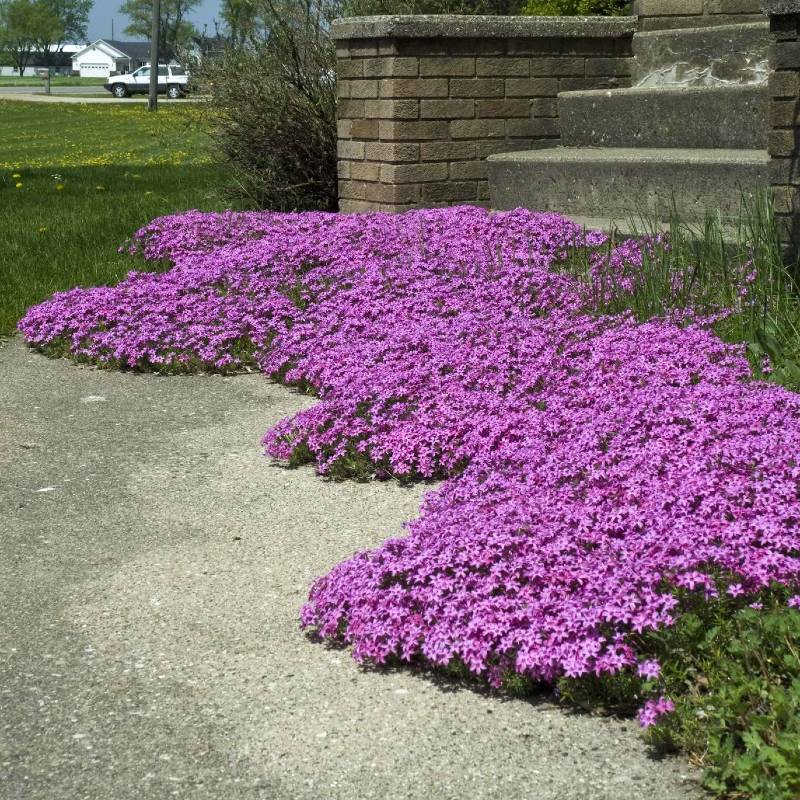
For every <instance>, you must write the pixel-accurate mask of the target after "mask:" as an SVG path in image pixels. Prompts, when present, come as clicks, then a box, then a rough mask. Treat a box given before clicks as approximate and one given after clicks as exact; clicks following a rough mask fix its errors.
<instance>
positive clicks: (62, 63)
mask: <svg viewBox="0 0 800 800" xmlns="http://www.w3.org/2000/svg"><path fill="white" fill-rule="evenodd" d="M85 47H86V45H85V44H72V43H69V42H68V43H66V44H63V45H61V50H60V51H59V52H58V53H57V54H55V56H53V57H52V58H51V61H52V64H51V67H52V69H53V72H54V73H55V74H56V75H69V74H70V70H71V69H72V64H71V61H70V59H71V57H72V56H73V55H75V53H77V52H79V51H80V50H83V49H84V48H85ZM43 66H44V63H43V56H42V54H41V52H40V51H38V50H34V51H33V52H32V53H31V58H30V61H29V63H28V66H27V67H25V73H24V77H26V78H35V77H36V76H37V72H36V70H37V69H41V68H42V67H43ZM0 75H5V76H11V77H19V72H17V68H16V67H13V66H11V65H8V64H6V65H5V66H0Z"/></svg>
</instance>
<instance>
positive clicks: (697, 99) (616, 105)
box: [558, 86, 768, 149]
mask: <svg viewBox="0 0 800 800" xmlns="http://www.w3.org/2000/svg"><path fill="white" fill-rule="evenodd" d="M767 105H768V98H767V93H766V90H765V89H762V88H760V87H757V86H752V87H750V86H745V87H738V86H737V87H724V88H720V89H701V90H688V91H686V90H676V91H665V90H652V91H639V90H635V91H634V90H628V91H620V92H566V93H564V94H562V95H560V96H559V100H558V109H559V119H560V125H561V143H562V144H563V145H564V146H565V147H699V148H719V147H722V148H732V149H736V148H745V149H760V148H764V149H766V147H767V116H768V111H767Z"/></svg>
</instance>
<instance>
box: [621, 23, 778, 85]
mask: <svg viewBox="0 0 800 800" xmlns="http://www.w3.org/2000/svg"><path fill="white" fill-rule="evenodd" d="M769 45H770V38H769V26H768V24H766V23H756V24H749V25H725V26H720V27H710V28H695V29H691V30H677V31H654V32H650V33H637V34H636V35H635V36H634V37H633V54H634V56H635V58H634V61H633V74H632V85H634V86H668V85H673V86H674V85H681V86H717V85H724V84H731V83H756V84H758V83H764V82H765V81H766V79H767V73H768V69H769V65H768V48H769Z"/></svg>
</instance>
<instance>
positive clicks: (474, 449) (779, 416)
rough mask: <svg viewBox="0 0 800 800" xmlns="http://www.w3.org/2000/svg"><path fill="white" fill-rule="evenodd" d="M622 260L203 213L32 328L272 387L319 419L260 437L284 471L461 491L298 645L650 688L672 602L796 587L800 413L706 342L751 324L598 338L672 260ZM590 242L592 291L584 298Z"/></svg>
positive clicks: (425, 515)
mask: <svg viewBox="0 0 800 800" xmlns="http://www.w3.org/2000/svg"><path fill="white" fill-rule="evenodd" d="M604 241H605V237H604V235H603V234H599V233H597V232H589V233H586V234H584V232H583V231H582V230H581V229H580V227H579V226H577V225H575V224H574V223H572V222H570V221H568V220H566V219H564V218H563V217H560V216H558V215H555V214H540V213H534V212H530V211H525V210H522V209H518V210H516V211H513V212H508V213H498V214H493V213H489V212H486V211H483V210H481V209H475V208H466V207H465V208H447V209H430V210H419V211H413V212H409V213H407V214H399V215H388V214H363V215H338V214H323V213H308V214H272V213H233V212H227V213H224V214H204V213H201V212H197V211H192V212H188V213H185V214H179V215H174V216H169V217H163V218H160V219H157V220H154V221H153V222H151V223H150V224H149V225H147V226H145V227H144V228H143V229H142V230H141V231H139V232H138V234H137V235H136V236H135V237H134V245H133V249H134V250H138V251H140V252H141V253H142V254H143V255H144V256H145V258H147V259H151V260H154V261H161V260H164V259H169V260H171V262H172V263H173V267H172V269H170V270H169V271H168V272H164V273H130V274H129V276H128V277H127V279H126V280H124V281H123V282H122V283H120V284H119V285H117V286H116V287H113V288H109V287H98V288H94V289H73V290H72V291H70V292H64V293H59V294H56V295H54V296H53V297H52V298H51V299H50V300H48V301H47V302H45V303H42V304H41V305H39V306H35V307H33V308H31V309H29V311H28V312H27V313H26V315H25V317H24V318H23V320H22V321H21V322H20V329H21V331H22V332H23V335H24V336H25V338H26V339H27V341H28V342H30V343H31V344H32V345H34V346H37V347H41V348H45V349H46V348H48V347H51V348H55V349H56V350H57V351H59V350H62V349H68V350H69V351H70V352H71V353H72V354H73V355H74V356H76V357H80V358H88V359H91V360H94V361H96V362H98V363H105V364H110V365H117V366H121V367H124V368H131V369H145V368H153V369H158V370H163V371H176V370H177V371H180V370H190V369H208V370H217V371H219V370H222V371H236V370H241V369H243V368H249V367H251V366H256V367H257V368H259V369H260V370H261V371H262V372H263V373H264V374H265V375H267V376H272V377H275V378H276V379H279V380H282V381H284V382H285V383H289V384H296V385H300V386H304V387H306V386H310V387H313V388H314V390H315V391H316V393H317V395H318V397H319V400H318V402H317V403H316V405H314V406H313V407H311V408H309V409H307V410H305V411H302V412H300V413H298V414H296V415H294V416H292V417H290V418H287V419H284V420H282V421H281V422H279V423H278V424H277V425H276V426H274V427H273V428H272V429H271V430H269V431H268V432H267V433H266V435H265V437H264V445H265V448H266V451H267V453H268V454H269V455H270V456H273V457H276V458H281V459H288V458H290V457H292V456H293V455H297V454H298V450H300V451H301V452H302V454H303V456H304V457H306V458H310V459H311V460H313V461H314V463H315V465H316V467H317V469H318V470H319V472H321V473H323V474H324V473H329V472H331V471H332V470H336V469H337V468H344V467H345V466H346V465H348V464H351V463H353V461H354V460H357V459H359V458H361V459H368V460H370V461H371V462H372V463H374V464H375V465H376V471H377V472H378V473H379V474H383V475H392V476H422V477H425V478H434V477H435V478H442V479H444V480H443V483H442V484H441V486H440V487H438V488H437V489H435V490H433V491H431V492H429V493H428V494H427V495H426V497H425V500H424V503H423V505H422V509H421V512H420V515H419V517H418V518H417V519H416V520H414V521H413V522H411V523H410V524H408V526H407V527H406V529H405V531H404V533H403V535H402V536H398V535H396V532H394V531H387V532H386V533H387V535H393V538H389V539H387V541H386V542H384V544H383V545H381V546H380V547H378V548H376V549H374V550H370V551H365V552H362V553H359V554H357V555H355V556H353V557H352V558H349V559H347V560H345V561H343V562H342V563H341V564H339V565H337V566H336V567H334V568H333V569H332V570H331V571H330V572H329V573H328V574H327V575H325V576H323V577H320V578H319V579H317V580H316V581H315V582H314V584H313V586H312V587H311V589H310V593H309V598H308V602H307V603H306V605H305V606H304V608H303V610H302V612H301V620H302V623H303V625H304V626H307V627H313V628H316V629H317V630H318V631H319V633H320V634H321V635H322V636H324V637H330V638H339V639H344V640H345V641H346V642H349V643H350V644H351V645H352V647H353V654H354V656H355V657H356V658H357V659H360V660H369V661H375V662H383V661H385V660H386V659H388V658H390V657H399V658H401V659H405V660H409V661H410V660H412V659H415V658H424V659H426V660H427V661H428V662H430V663H433V664H438V665H447V664H449V663H451V662H452V661H453V660H455V659H458V660H460V661H461V662H463V663H464V664H466V665H467V667H468V668H469V669H470V670H471V671H472V672H474V673H475V674H477V675H481V676H483V677H485V678H486V679H488V680H491V681H493V682H495V683H497V682H498V681H499V680H500V679H501V677H502V675H503V674H504V673H505V672H507V671H509V670H512V671H516V672H518V673H521V674H524V675H526V676H529V677H531V678H533V679H537V680H544V681H550V682H555V681H556V680H557V679H558V678H559V677H560V676H563V675H570V676H581V675H587V674H594V675H602V674H614V673H617V672H619V671H620V670H623V669H627V668H633V667H634V666H636V667H637V671H638V672H639V674H640V675H641V676H642V677H647V678H655V677H657V676H658V672H657V671H656V670H657V668H658V665H657V664H656V662H652V661H642V658H643V657H644V656H643V654H641V653H638V652H637V649H636V648H637V642H638V641H639V639H640V637H638V636H637V634H640V633H642V632H644V631H648V630H654V629H659V628H663V627H666V626H669V625H672V624H673V623H674V622H675V619H676V617H677V616H678V615H679V613H680V609H679V608H678V600H677V599H676V596H675V595H676V594H677V590H680V592H681V593H685V592H692V593H695V595H696V596H697V597H700V598H710V597H714V596H716V595H717V593H718V587H717V584H716V578H715V576H716V575H719V574H725V575H731V576H733V577H732V580H733V581H734V582H733V583H732V585H731V586H730V587H729V588H728V590H727V591H728V594H729V595H730V596H737V595H738V594H741V593H743V591H744V587H747V591H748V592H752V593H753V594H755V593H756V592H757V591H758V590H759V589H761V588H765V587H768V586H769V585H771V584H772V583H777V584H780V585H785V586H797V585H798V583H800V558H798V556H797V553H798V551H800V534H798V528H797V526H796V525H795V524H794V520H795V519H797V518H799V517H800V501H798V497H797V491H796V487H797V485H798V480H800V465H798V463H797V453H798V452H800V397H799V396H798V395H796V394H793V393H791V392H789V391H787V390H785V389H782V388H781V387H779V386H776V385H773V384H768V383H766V382H760V381H755V380H753V378H752V374H751V371H750V366H749V363H748V361H747V358H746V354H745V351H744V347H743V346H742V345H728V344H725V343H724V342H722V341H721V340H720V339H719V338H718V337H717V336H716V335H715V334H714V333H713V332H712V330H711V329H710V325H711V323H712V322H713V321H715V320H718V319H724V318H725V317H726V316H727V315H729V314H730V313H732V312H731V309H717V310H714V311H713V313H708V314H706V315H705V316H703V317H702V318H700V315H698V314H697V313H696V312H695V311H694V310H693V309H692V308H691V307H686V308H683V307H682V308H676V309H673V310H672V311H671V312H670V314H669V315H668V318H667V319H657V320H651V321H649V322H643V323H640V322H637V321H636V320H635V319H634V318H633V316H632V315H631V314H624V313H623V314H620V315H616V316H608V315H600V314H598V313H597V301H598V298H600V299H606V300H607V299H609V298H619V297H621V296H622V297H624V295H625V294H626V293H630V292H631V291H635V290H636V289H637V287H638V286H639V285H640V284H639V282H640V281H641V269H642V263H643V253H644V252H646V251H648V250H653V249H654V248H657V247H661V246H664V245H663V243H662V242H659V241H658V240H657V239H648V240H643V241H641V242H636V241H627V242H624V243H622V244H620V245H619V246H618V247H616V248H615V249H613V250H611V252H610V253H609V252H608V251H607V249H606V248H602V247H599V245H602V244H603V242H604ZM584 245H585V246H587V247H590V248H591V250H590V251H589V256H588V263H589V270H588V272H589V274H588V275H587V276H583V277H580V278H578V277H574V276H572V275H570V274H567V272H566V271H563V270H562V269H561V267H562V264H563V262H564V261H565V259H567V258H568V257H569V256H570V253H571V249H572V248H573V247H577V248H581V247H583V246H584ZM750 271H751V267H750V266H747V267H746V269H745V271H743V272H742V280H743V281H744V283H748V282H750ZM673 283H674V285H675V286H676V288H681V287H680V286H679V284H680V279H679V277H676V278H675V279H674V281H673ZM686 305H687V306H690V305H691V302H690V301H686ZM795 607H797V606H795ZM642 670H644V672H642ZM662 700H663V703H662V704H661V705H658V704H657V703H656V705H653V706H650V705H646V706H645V708H644V709H643V710H642V714H643V715H644V719H645V720H649V719H651V717H652V718H653V719H657V717H658V715H659V714H662V713H666V711H667V710H669V709H666V704H667V703H669V701H668V700H666V699H664V698H662ZM658 702H661V701H658ZM659 709H660V710H659ZM665 709H666V710H665ZM654 714H655V716H653V715H654Z"/></svg>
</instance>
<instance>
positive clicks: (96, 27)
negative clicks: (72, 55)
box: [88, 0, 219, 42]
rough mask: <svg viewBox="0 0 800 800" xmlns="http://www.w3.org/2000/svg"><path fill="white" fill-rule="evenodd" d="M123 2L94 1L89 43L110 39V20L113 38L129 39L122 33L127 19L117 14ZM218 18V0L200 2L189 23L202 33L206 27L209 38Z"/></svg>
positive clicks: (113, 0) (114, 0)
mask: <svg viewBox="0 0 800 800" xmlns="http://www.w3.org/2000/svg"><path fill="white" fill-rule="evenodd" d="M122 2H123V0H94V7H93V8H92V13H91V14H90V15H89V32H88V33H89V41H90V42H91V41H94V40H95V39H110V38H111V20H112V19H113V20H114V38H115V39H121V40H123V41H125V40H128V39H131V37H130V36H126V35H125V33H123V31H124V30H125V26H126V25H127V24H128V18H127V17H125V16H123V15H122V14H120V13H119V7H120V6H121V5H122ZM215 17H217V18H219V0H201V2H200V5H199V6H197V8H196V9H195V11H194V12H193V13H192V16H191V17H190V19H191V21H192V22H194V24H195V25H196V26H197V27H198V28H199V29H200V30H201V31H202V30H203V25H208V33H209V35H210V36H213V34H214V22H213V20H214V18H215Z"/></svg>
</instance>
